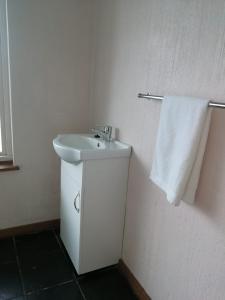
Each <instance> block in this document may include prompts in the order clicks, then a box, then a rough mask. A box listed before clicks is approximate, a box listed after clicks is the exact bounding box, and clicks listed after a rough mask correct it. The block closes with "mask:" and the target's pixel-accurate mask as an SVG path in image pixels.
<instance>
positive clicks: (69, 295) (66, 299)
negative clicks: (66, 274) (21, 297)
mask: <svg viewBox="0 0 225 300" xmlns="http://www.w3.org/2000/svg"><path fill="white" fill-rule="evenodd" d="M27 300H83V297H82V295H81V292H80V290H79V287H78V285H77V284H76V283H74V282H72V283H68V284H64V285H61V286H57V287H54V288H49V289H46V290H42V291H39V292H36V293H33V294H31V295H29V296H28V297H27Z"/></svg>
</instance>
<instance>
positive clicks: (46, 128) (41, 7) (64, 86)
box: [0, 0, 92, 229]
mask: <svg viewBox="0 0 225 300" xmlns="http://www.w3.org/2000/svg"><path fill="white" fill-rule="evenodd" d="M91 2H92V1H89V0H63V1H61V0H38V1H37V0H19V1H18V0H8V9H9V11H8V13H9V35H10V58H11V76H12V108H13V134H14V152H15V161H16V163H17V164H18V165H19V166H20V167H21V170H20V171H16V172H15V171H14V172H7V173H1V174H0V191H1V195H0V229H2V228H6V227H13V226H17V225H22V224H30V223H32V222H39V221H44V220H50V219H54V218H58V216H59V215H58V207H59V205H58V204H59V203H58V202H59V163H58V162H59V160H58V158H57V156H56V154H55V153H54V151H53V148H52V139H53V137H54V136H56V134H57V133H60V132H80V131H86V130H87V128H88V107H89V106H88V98H89V92H88V88H89V74H90V71H89V67H90V58H91V57H90V42H91V27H92V24H91V13H92V4H91Z"/></svg>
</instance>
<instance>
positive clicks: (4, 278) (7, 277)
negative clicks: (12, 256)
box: [0, 263, 23, 300]
mask: <svg viewBox="0 0 225 300" xmlns="http://www.w3.org/2000/svg"><path fill="white" fill-rule="evenodd" d="M22 294H23V292H22V285H21V282H20V277H19V271H18V269H17V264H16V263H6V264H4V263H3V264H0V299H1V300H5V299H12V298H16V297H18V296H20V295H22Z"/></svg>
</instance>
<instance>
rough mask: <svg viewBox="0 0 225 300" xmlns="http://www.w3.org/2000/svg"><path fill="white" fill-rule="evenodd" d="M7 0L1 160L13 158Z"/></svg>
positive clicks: (0, 76) (0, 61)
mask: <svg viewBox="0 0 225 300" xmlns="http://www.w3.org/2000/svg"><path fill="white" fill-rule="evenodd" d="M7 19H8V16H7V0H0V91H1V90H2V93H1V95H0V121H1V124H0V130H1V137H2V152H0V161H8V160H12V159H13V150H12V149H13V143H12V118H11V89H10V86H11V82H10V60H9V39H8V22H7Z"/></svg>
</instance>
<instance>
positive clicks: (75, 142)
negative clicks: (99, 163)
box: [53, 134, 131, 163]
mask: <svg viewBox="0 0 225 300" xmlns="http://www.w3.org/2000/svg"><path fill="white" fill-rule="evenodd" d="M53 146H54V149H55V152H56V153H57V154H58V156H59V157H60V158H61V159H63V160H65V161H67V162H69V163H76V162H79V161H81V160H89V159H103V158H113V157H126V156H130V152H131V146H129V145H126V144H123V143H121V142H119V141H116V140H113V141H110V142H107V141H105V140H102V139H99V138H95V137H94V135H93V134H61V135H58V136H57V137H56V138H55V139H54V140H53Z"/></svg>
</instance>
